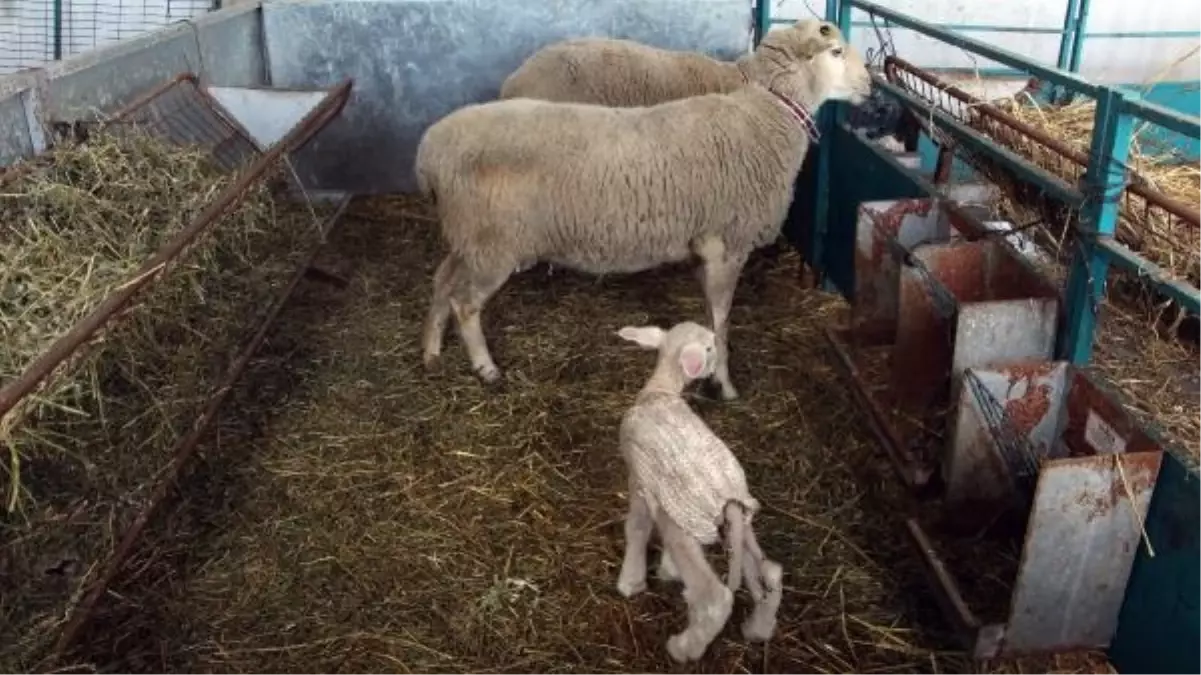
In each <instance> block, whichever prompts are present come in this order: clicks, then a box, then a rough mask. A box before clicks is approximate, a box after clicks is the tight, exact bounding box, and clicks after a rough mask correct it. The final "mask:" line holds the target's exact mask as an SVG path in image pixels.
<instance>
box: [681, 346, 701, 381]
mask: <svg viewBox="0 0 1201 675" xmlns="http://www.w3.org/2000/svg"><path fill="white" fill-rule="evenodd" d="M707 360H708V355H707V354H706V353H705V348H704V347H702V346H700V345H698V344H696V343H692V344H686V345H684V347H683V349H681V350H680V368H681V369H683V371H684V374H685V375H687V376H688V379H690V380H695V379H696V378H698V377H700V376H701V373H703V372H705V366H706V365H707V364H706V363H705V362H706V361H707Z"/></svg>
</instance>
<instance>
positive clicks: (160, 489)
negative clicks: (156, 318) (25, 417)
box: [0, 73, 352, 655]
mask: <svg viewBox="0 0 1201 675" xmlns="http://www.w3.org/2000/svg"><path fill="white" fill-rule="evenodd" d="M351 87H352V82H351V81H350V80H349V79H347V80H344V81H342V82H341V83H340V84H338V85H337V86H334V87H332V88H329V89H326V90H321V91H309V92H305V94H306V95H307V98H308V101H309V104H310V105H309V106H308V107H307V110H299V113H303V114H299V113H297V112H293V113H292V117H293V119H295V123H294V124H293V125H292V126H291V127H290V128H288V129H278V128H277V129H276V130H275V131H274V132H273V133H271V132H268V133H266V134H264V133H259V134H257V135H256V134H253V133H251V131H249V130H248V128H247V125H246V124H244V123H243V120H239V118H237V117H235V116H234V115H233V114H231V112H230V111H229V110H228V109H227V107H226V106H224V105H222V103H221V102H219V100H218V98H217V96H219V95H221V92H220V91H219V90H217V88H213V90H210V89H209V88H207V87H205V86H203V85H202V84H201V82H200V80H199V78H198V77H197V76H196V75H194V74H192V73H182V74H179V75H177V76H176V77H173V78H171V79H169V80H168V81H165V82H162V83H161V84H160V85H158V86H156V87H154V88H153V89H151V90H150V91H148V92H147V93H145V94H144V95H142V96H141V97H139V98H137V99H136V100H134V101H133V102H132V103H130V104H129V105H127V106H126V107H124V108H122V109H121V110H120V111H119V112H117V113H116V114H115V115H113V116H112V117H111V118H109V119H107V120H104V121H100V122H95V121H77V120H70V121H65V122H63V121H55V122H51V123H50V124H48V126H50V127H51V128H52V129H56V130H58V131H59V132H60V133H61V132H62V131H63V130H67V131H70V132H72V133H74V134H75V135H76V136H77V140H82V139H83V138H86V135H87V134H88V133H90V131H91V129H93V128H105V129H110V130H113V131H114V132H116V133H135V134H145V135H148V136H151V137H153V138H155V139H157V140H159V141H163V142H166V143H167V144H169V145H174V146H186V147H195V148H200V149H203V150H204V151H205V152H206V153H207V154H208V155H209V156H210V157H211V159H212V160H213V161H214V162H215V164H216V165H218V166H219V167H220V168H221V169H222V170H223V171H225V172H227V173H230V174H235V175H236V180H234V181H232V182H231V183H229V184H228V185H227V187H225V189H224V190H222V191H221V192H220V193H219V194H218V195H217V196H216V197H215V198H214V199H213V200H212V201H211V202H209V203H208V204H207V206H206V207H205V208H204V209H203V210H202V211H200V212H199V213H198V214H197V215H196V216H195V217H194V218H193V219H192V221H191V222H190V223H189V224H188V225H187V226H185V227H184V228H183V229H182V230H180V231H179V233H178V234H176V235H175V236H174V237H172V238H171V239H169V240H168V241H167V242H166V243H164V244H163V245H162V246H161V248H159V249H158V251H157V252H155V253H154V254H153V255H152V256H150V257H149V258H148V259H147V260H146V261H145V262H144V263H143V264H142V265H141V266H140V267H139V268H138V269H137V270H136V271H135V272H134V273H133V274H132V275H131V277H130V278H129V280H128V281H127V282H126V283H124V284H123V285H121V286H119V287H118V288H116V289H115V290H113V291H112V292H111V293H110V294H109V295H108V296H107V297H105V298H104V300H103V301H102V302H100V303H99V304H98V305H96V306H95V307H94V308H93V309H92V310H91V311H90V313H89V314H87V315H86V316H84V317H83V318H82V319H81V320H80V321H78V322H77V323H76V324H75V325H74V326H73V327H72V328H71V329H70V330H69V331H68V332H66V333H65V334H63V335H61V336H60V337H59V338H58V339H57V340H56V341H54V342H53V343H52V344H51V345H50V346H49V347H48V348H47V349H46V350H45V351H44V352H43V353H42V354H41V355H40V356H39V357H38V358H36V359H35V360H34V361H32V362H31V363H30V364H29V365H28V366H27V367H26V369H25V370H24V371H23V372H22V373H21V374H20V375H19V376H18V377H16V378H14V379H13V380H11V381H8V382H5V383H3V387H2V388H0V419H2V418H3V417H4V416H6V415H9V414H14V415H15V414H16V413H17V412H18V411H17V408H18V406H19V404H20V403H21V402H22V401H23V400H24V399H26V397H30V396H36V395H37V394H38V392H39V391H41V390H42V389H44V388H45V387H46V386H47V385H48V384H50V383H51V382H52V381H53V380H54V379H55V378H56V377H59V376H61V375H62V374H63V373H65V372H67V371H69V370H70V369H71V368H72V367H73V365H74V364H76V363H78V362H79V360H80V359H81V358H82V357H83V356H84V355H85V354H86V353H87V352H88V350H89V349H90V347H91V346H92V345H94V344H96V343H97V342H98V341H100V340H102V339H103V338H104V336H105V334H106V333H107V332H109V331H111V330H112V329H113V327H114V326H116V325H117V324H118V323H119V322H121V321H122V320H123V319H124V318H125V317H127V316H128V315H129V313H130V310H131V309H133V308H134V307H135V306H136V305H137V304H138V302H139V299H140V298H141V296H142V295H143V294H144V293H145V292H146V291H147V290H148V289H149V288H150V287H152V286H153V285H154V284H155V283H156V282H157V281H158V280H159V279H161V278H163V277H165V276H168V275H170V274H171V269H172V267H173V266H174V265H176V264H177V263H179V262H181V261H183V260H185V259H186V258H187V256H188V254H189V252H190V251H191V250H192V249H193V248H194V246H195V245H196V244H197V243H198V242H199V241H200V240H202V238H205V237H210V236H218V235H215V234H214V233H213V230H214V229H215V226H216V224H217V223H218V222H219V221H220V219H221V218H222V216H224V215H225V214H227V213H228V212H230V211H231V210H232V209H234V208H235V207H236V206H237V205H238V204H239V203H240V202H241V201H242V200H243V199H244V197H245V195H246V193H247V191H248V190H249V189H250V188H251V187H252V186H255V185H256V184H259V183H261V182H264V181H271V180H275V181H279V180H280V179H281V178H282V184H281V183H273V185H278V186H279V187H283V188H285V189H286V190H287V191H288V192H289V193H290V196H292V197H295V196H296V195H301V196H302V197H304V198H305V199H306V200H308V205H309V207H310V208H312V209H313V211H312V212H313V215H314V217H315V218H317V219H318V220H319V222H318V223H316V227H317V228H318V232H317V236H316V240H317V243H316V244H314V245H313V246H312V247H311V249H310V250H308V251H307V252H306V253H302V258H301V261H300V263H299V264H298V265H297V267H296V269H295V272H294V273H293V274H292V275H291V276H290V277H289V278H288V279H287V280H286V281H285V282H284V283H283V284H282V286H281V289H280V291H279V292H278V295H277V296H276V297H275V299H274V301H273V302H271V303H270V304H269V305H268V306H266V307H262V308H260V311H259V313H258V316H257V318H256V319H255V324H254V325H252V326H250V327H249V329H248V330H247V331H246V333H245V335H244V337H243V338H242V340H241V341H240V345H241V346H240V349H239V351H238V352H237V354H236V356H234V357H233V358H232V360H231V361H230V363H229V365H228V367H227V369H226V370H225V372H224V375H223V376H222V377H221V378H220V379H219V383H218V384H217V386H215V387H214V388H213V389H212V391H211V392H210V395H209V397H208V399H207V401H204V402H202V403H200V404H199V405H198V408H197V417H196V419H195V421H194V422H193V423H192V425H191V426H190V427H189V429H188V430H187V432H186V433H184V434H182V435H181V436H180V437H179V438H178V439H177V440H176V442H175V444H174V446H173V447H172V451H171V459H170V461H169V463H168V464H167V465H166V466H165V467H163V469H162V470H160V471H159V472H158V473H157V475H156V480H157V482H156V483H155V484H154V485H153V487H152V489H151V490H150V492H149V494H148V496H147V497H146V498H145V500H144V502H143V503H142V506H141V508H140V510H139V511H138V512H137V514H136V515H134V516H133V518H132V520H131V521H130V523H129V525H128V526H127V527H126V528H125V530H124V532H123V533H122V535H121V537H120V539H119V541H118V542H117V544H116V547H115V548H114V549H113V551H112V552H111V554H110V555H109V556H108V558H107V560H105V561H103V563H102V565H101V569H100V572H99V574H98V575H97V576H96V577H95V578H94V579H93V580H92V581H91V583H90V584H88V585H87V586H86V587H85V590H84V591H83V593H82V595H81V597H80V598H78V599H77V601H74V602H73V604H72V606H70V607H69V610H68V618H67V621H66V623H65V627H64V628H63V629H62V631H61V633H60V634H59V635H58V637H57V643H56V649H55V651H56V652H57V653H58V654H60V655H61V654H62V653H64V652H65V651H66V650H67V649H68V648H69V647H70V646H71V644H72V642H73V641H74V639H75V638H76V637H77V636H78V635H79V634H80V632H81V630H82V629H83V628H84V627H85V625H86V623H87V621H88V620H89V617H90V616H91V614H92V612H93V610H94V609H95V608H96V606H97V604H98V603H99V602H100V600H101V598H102V597H103V596H104V594H105V592H106V590H107V588H108V587H109V585H110V584H111V583H112V581H113V580H114V579H115V578H116V577H117V575H118V574H119V573H120V572H121V570H122V568H123V565H124V563H125V561H126V559H127V558H128V557H129V555H130V554H131V552H132V551H133V549H134V546H135V544H136V543H137V541H138V539H139V537H140V535H141V534H142V532H143V530H144V529H145V527H146V525H147V524H148V523H149V521H150V519H151V518H152V516H153V515H154V513H155V511H156V510H157V509H158V507H159V506H160V504H161V503H162V502H163V501H164V499H165V498H166V497H167V495H168V493H169V492H170V490H171V488H172V486H173V484H174V482H175V480H176V478H177V477H178V476H179V475H180V472H181V470H182V469H183V467H184V466H185V464H186V463H187V462H188V461H189V459H190V458H191V457H192V456H193V454H194V453H195V451H196V449H197V447H198V445H199V444H200V442H201V441H202V440H203V438H204V437H205V435H206V433H207V432H208V431H209V429H210V428H211V427H212V425H213V422H214V421H215V419H216V417H217V414H218V411H219V409H220V407H221V405H222V403H223V402H224V401H225V399H226V397H227V396H228V394H229V393H230V391H231V389H232V388H233V387H234V385H235V384H236V382H237V381H238V379H239V377H240V376H241V375H242V374H243V372H244V371H245V370H246V368H247V366H248V365H249V363H250V361H251V359H252V358H253V356H254V355H255V353H256V351H257V350H258V348H259V347H260V345H261V344H262V343H263V341H264V339H265V337H266V336H267V332H268V329H269V328H270V327H271V325H272V324H273V322H274V321H275V319H276V317H277V316H278V315H279V313H280V311H281V309H282V308H283V306H284V304H285V303H286V302H287V301H288V299H289V298H290V297H291V296H292V294H293V292H294V291H295V290H296V288H297V286H298V284H299V283H300V280H301V279H302V278H303V277H305V276H306V275H314V274H315V275H316V276H318V277H320V278H323V279H326V280H333V281H338V280H339V279H338V278H337V275H331V273H330V272H328V271H326V270H322V269H320V268H319V267H318V266H317V265H316V264H315V260H316V257H317V254H318V252H319V251H320V249H321V246H322V244H323V243H324V241H325V238H326V236H327V235H328V233H329V232H330V230H331V229H332V228H333V226H334V225H335V223H336V221H337V220H338V218H339V217H340V216H341V214H342V212H343V211H344V209H345V207H346V205H347V203H348V197H346V196H345V195H329V194H321V193H309V192H307V191H306V190H305V189H304V186H303V185H301V183H300V180H299V179H298V178H297V176H296V174H295V173H294V172H293V171H292V168H291V164H290V161H291V160H290V158H291V156H292V155H293V153H296V152H297V151H298V150H300V149H301V148H303V147H305V145H306V144H307V143H309V142H310V141H311V140H312V139H313V138H314V137H316V136H318V135H319V134H320V133H321V131H322V130H323V129H325V128H326V126H327V125H328V124H329V123H330V122H331V121H332V120H334V119H335V118H337V117H338V115H339V114H340V113H341V111H342V109H343V106H345V105H346V103H347V101H348V99H349V97H350V92H351ZM261 93H263V94H270V93H272V92H269V91H268V92H261ZM267 107H269V106H267ZM292 109H293V110H294V111H296V110H297V107H296V106H292ZM250 121H251V122H252V123H253V122H254V120H250ZM277 126H278V125H277ZM261 131H262V130H261V129H260V132H261ZM264 138H267V139H268V140H266V141H264V140H263V139H264ZM43 161H53V153H52V152H51V154H50V155H49V160H45V159H42V158H35V159H32V160H30V161H28V162H27V163H24V164H18V165H17V166H16V167H14V168H12V169H9V170H7V171H5V172H4V173H0V183H3V182H6V181H8V180H11V179H12V178H15V177H17V176H19V175H21V174H22V173H23V172H24V171H27V170H29V169H30V168H32V167H34V166H36V165H37V163H39V162H43ZM318 202H321V204H320V205H321V206H322V207H323V208H322V209H321V210H320V211H321V212H320V215H319V214H318V209H317V208H315V205H316V204H317V203H318ZM331 277H332V278H331Z"/></svg>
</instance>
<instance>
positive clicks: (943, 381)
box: [827, 199, 1059, 487]
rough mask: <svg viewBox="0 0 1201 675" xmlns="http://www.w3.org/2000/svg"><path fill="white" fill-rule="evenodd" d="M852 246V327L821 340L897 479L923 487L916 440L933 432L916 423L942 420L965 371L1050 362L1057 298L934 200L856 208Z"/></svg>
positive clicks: (1004, 247) (931, 463)
mask: <svg viewBox="0 0 1201 675" xmlns="http://www.w3.org/2000/svg"><path fill="white" fill-rule="evenodd" d="M855 241H856V249H855V284H856V289H857V294H856V298H855V302H854V303H853V309H852V311H851V325H850V326H849V327H847V328H845V329H841V330H830V331H827V336H828V338H829V340H830V343H831V345H832V346H833V347H834V349H835V351H836V353H837V354H838V357H839V361H840V362H841V363H842V365H843V366H844V370H845V371H846V374H847V375H848V376H849V379H850V381H851V383H852V386H853V388H854V389H855V392H856V395H857V397H858V398H859V400H860V402H861V403H863V404H864V407H865V408H867V410H868V411H869V413H870V415H871V418H872V424H873V427H874V429H875V433H876V435H877V437H878V438H879V439H880V442H881V443H882V444H883V445H884V447H885V448H886V449H887V450H888V454H889V456H890V458H891V459H892V460H893V462H894V465H895V466H896V468H897V470H898V471H899V473H900V475H901V476H902V477H903V479H904V480H905V481H906V482H907V483H908V484H909V485H910V486H912V487H922V486H925V485H926V484H927V483H928V482H929V481H930V479H931V478H932V477H933V476H934V474H935V464H936V462H935V459H936V458H935V457H931V456H930V454H929V451H930V448H929V447H928V443H927V442H926V441H925V440H923V439H928V438H931V437H932V436H937V435H938V429H928V428H927V429H925V430H923V429H922V427H929V426H930V425H935V426H938V425H941V423H942V422H941V419H942V415H941V414H940V412H939V411H940V409H941V408H943V407H945V405H946V403H947V402H948V401H950V400H951V399H952V397H953V395H954V392H955V388H956V387H957V386H958V381H959V376H960V375H961V374H962V373H963V371H964V369H965V368H969V367H973V366H983V365H991V364H1001V363H1007V362H1011V361H1019V360H1025V359H1030V358H1051V357H1052V355H1053V351H1054V347H1055V334H1056V327H1057V320H1058V310H1059V299H1058V294H1057V293H1056V292H1055V289H1054V288H1053V287H1051V286H1050V285H1049V284H1048V283H1047V281H1046V280H1045V279H1044V278H1042V277H1041V275H1039V274H1038V272H1037V271H1035V270H1034V269H1033V268H1032V267H1030V266H1029V264H1028V263H1027V262H1026V261H1025V260H1024V259H1023V258H1022V256H1021V255H1020V254H1019V253H1017V251H1015V250H1014V249H1013V248H1012V247H1011V246H1009V245H1008V244H1006V243H1004V242H1003V241H1001V240H998V239H996V238H995V237H992V236H989V235H988V230H987V228H985V226H984V225H983V224H982V223H980V222H979V221H977V220H976V219H975V218H973V217H972V216H970V215H969V214H967V213H965V212H963V211H962V210H961V209H959V208H958V207H955V206H953V205H951V204H948V203H947V202H945V201H942V200H930V199H911V200H899V201H896V200H894V201H881V202H866V203H863V204H862V205H861V206H860V208H859V220H858V223H857V227H856V239H855ZM873 355H874V358H872V356H873ZM869 360H870V361H872V362H875V364H876V366H877V367H876V368H874V369H873V368H870V367H868V366H867V362H868V361H869ZM881 362H882V363H881ZM929 432H933V434H932V435H931V433H929Z"/></svg>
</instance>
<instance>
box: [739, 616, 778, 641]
mask: <svg viewBox="0 0 1201 675" xmlns="http://www.w3.org/2000/svg"><path fill="white" fill-rule="evenodd" d="M775 632H776V617H774V616H762V615H760V614H759V613H758V612H755V613H754V614H752V615H751V618H749V619H747V620H746V621H744V622H743V623H742V637H743V638H745V639H746V641H747V642H767V641H768V640H770V639H771V636H772V635H773V634H774V633H775Z"/></svg>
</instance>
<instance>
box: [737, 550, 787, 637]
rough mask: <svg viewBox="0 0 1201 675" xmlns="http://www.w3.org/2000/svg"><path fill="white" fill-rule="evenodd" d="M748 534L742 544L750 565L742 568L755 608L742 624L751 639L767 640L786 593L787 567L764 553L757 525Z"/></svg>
mask: <svg viewBox="0 0 1201 675" xmlns="http://www.w3.org/2000/svg"><path fill="white" fill-rule="evenodd" d="M745 534H746V541H745V543H744V545H743V547H744V549H745V550H746V554H747V558H748V559H749V560H748V562H749V564H747V565H744V566H743V571H744V578H745V579H746V582H747V587H748V588H749V589H750V592H751V597H752V598H754V599H755V609H754V610H753V611H752V612H751V615H750V617H748V618H747V620H746V621H744V622H743V623H742V636H743V637H744V638H746V639H747V640H749V641H751V642H766V641H767V640H769V639H771V636H772V634H773V633H775V631H776V614H777V613H778V612H779V610H780V601H781V600H782V599H783V596H784V569H783V568H782V567H780V565H779V563H777V562H775V561H772V560H768V559H767V558H765V557H764V556H763V551H762V550H761V549H760V548H759V542H757V541H756V540H755V533H754V528H751V527H748V528H747V529H746V533H745Z"/></svg>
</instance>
